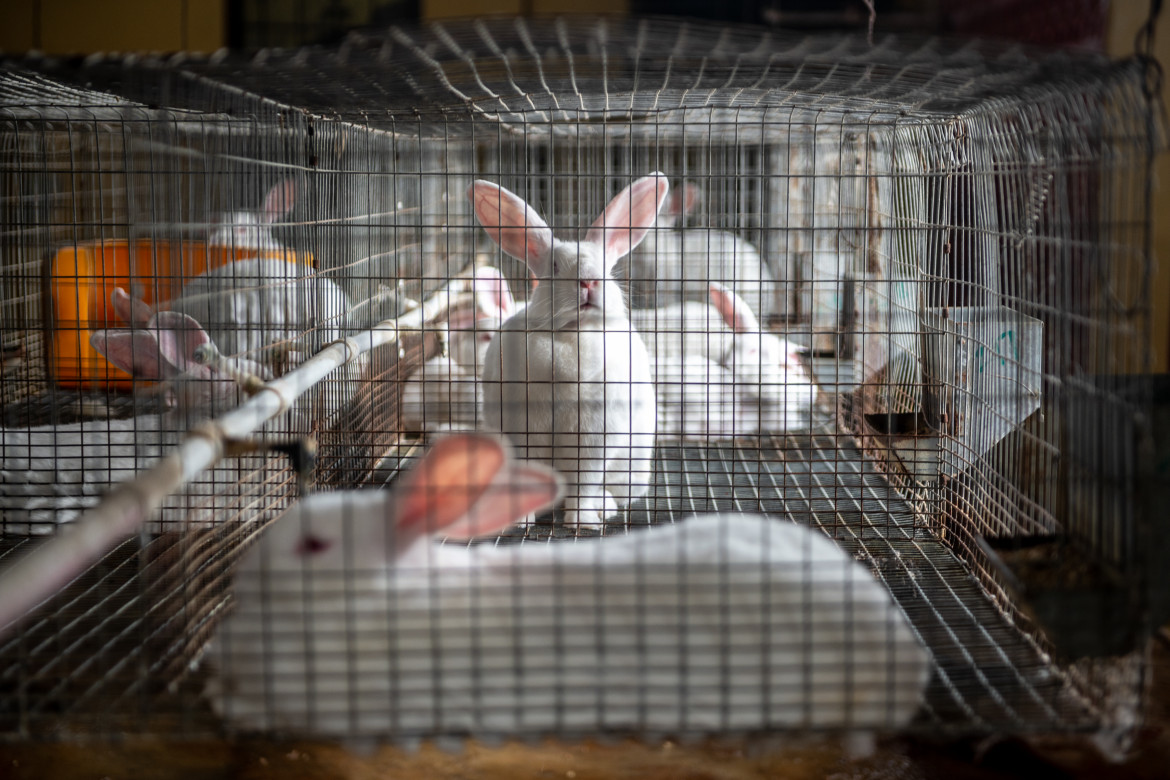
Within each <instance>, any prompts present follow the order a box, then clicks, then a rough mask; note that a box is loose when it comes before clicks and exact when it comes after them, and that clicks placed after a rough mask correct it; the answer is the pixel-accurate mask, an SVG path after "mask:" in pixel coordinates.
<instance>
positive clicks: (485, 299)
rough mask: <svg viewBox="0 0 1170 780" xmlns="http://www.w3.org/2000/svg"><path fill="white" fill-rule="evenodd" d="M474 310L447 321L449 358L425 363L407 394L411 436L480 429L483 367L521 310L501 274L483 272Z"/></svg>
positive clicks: (405, 417) (474, 283) (476, 281)
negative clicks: (505, 326)
mask: <svg viewBox="0 0 1170 780" xmlns="http://www.w3.org/2000/svg"><path fill="white" fill-rule="evenodd" d="M471 288H472V292H473V293H474V297H475V306H474V308H471V309H464V310H460V311H456V312H454V313H452V314H451V316H450V318H449V319H448V322H447V330H446V334H445V340H446V343H447V352H448V354H446V355H438V356H436V357H433V358H431V359H430V360H428V361H427V362H426V363H424V364H423V365H422V366H421V367H420V368H419V369H418V371H416V372H415V373H414V374H412V375H411V377H410V379H408V380H407V381H406V384H405V385H404V386H403V389H402V422H403V425H404V426H405V427H406V429H407V430H411V431H422V430H426V431H445V430H474V429H476V428H478V427H480V423H481V414H480V410H481V407H482V404H483V389H482V379H483V367H484V360H485V358H486V357H487V350H488V347H489V345H490V344H491V340H492V337H493V336H494V335H495V333H497V332H498V331H499V329H500V325H501V324H503V322H504V320H506V319H508V318H509V317H511V316H512V315H513V314H515V313H516V312H517V311H519V310H520V309H521V308H523V307H522V306H521V305H518V304H517V303H516V300H515V299H514V298H513V297H512V293H511V291H510V290H509V289H508V282H507V280H506V279H505V278H504V276H503V274H501V273H500V272H499V270H497V269H495V268H492V267H490V266H488V267H483V268H478V269H476V271H475V276H474V278H473V279H472V280H471Z"/></svg>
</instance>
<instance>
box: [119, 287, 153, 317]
mask: <svg viewBox="0 0 1170 780" xmlns="http://www.w3.org/2000/svg"><path fill="white" fill-rule="evenodd" d="M110 302H111V303H113V305H114V313H115V314H117V315H118V318H119V319H121V320H122V322H125V323H126V324H127V325H145V324H146V323H147V322H149V321H150V318H151V317H153V316H154V309H152V308H150V306H149V305H147V303H146V302H145V301H140V300H139V299H137V298H132V297H130V294H129V293H128V292H126V291H125V290H123V289H122V288H121V287H115V288H114V291H113V292H112V293H110Z"/></svg>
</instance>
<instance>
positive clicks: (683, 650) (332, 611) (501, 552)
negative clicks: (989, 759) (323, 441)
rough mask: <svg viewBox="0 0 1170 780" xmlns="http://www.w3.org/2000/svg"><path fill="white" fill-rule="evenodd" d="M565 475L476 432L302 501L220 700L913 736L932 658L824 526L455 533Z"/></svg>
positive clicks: (742, 522)
mask: <svg viewBox="0 0 1170 780" xmlns="http://www.w3.org/2000/svg"><path fill="white" fill-rule="evenodd" d="M557 488H558V485H557V482H556V478H555V474H553V473H552V472H551V471H550V470H548V469H547V468H544V467H540V466H538V465H536V464H521V463H517V462H514V461H512V460H511V459H510V458H509V455H508V452H507V450H506V445H505V444H504V443H503V442H502V441H500V440H499V439H497V438H495V437H489V436H483V435H470V434H463V435H457V436H452V437H448V438H445V439H441V440H440V441H439V442H437V443H436V444H435V445H434V447H433V448H432V449H431V450H430V451H429V452H428V453H427V454H426V455H425V456H424V457H423V459H422V460H421V461H420V462H419V463H418V464H417V465H416V466H415V468H414V469H413V470H412V471H410V472H408V473H406V474H404V475H403V476H402V477H401V478H400V480H399V481H398V483H397V484H396V485H395V486H394V487H393V488H392V489H391V490H390V491H377V490H370V491H350V492H339V493H321V494H317V495H314V496H311V497H309V498H307V499H305V500H303V501H300V502H299V503H297V504H296V505H294V506H293V507H292V509H290V511H289V512H288V514H286V515H285V516H284V517H282V518H280V519H278V520H277V521H276V523H275V524H274V525H273V526H272V527H271V528H269V529H268V530H267V531H266V532H265V533H264V534H263V535H262V536H261V537H260V540H259V542H258V543H257V545H256V546H255V547H254V548H252V549H251V550H249V551H248V552H247V553H246V554H245V556H244V558H243V559H242V561H241V562H240V565H239V567H238V569H237V571H236V573H235V577H234V586H233V594H234V602H235V608H234V611H233V612H232V613H231V614H229V615H228V616H227V618H226V619H225V621H224V623H223V624H222V625H221V626H220V627H219V629H218V631H217V633H216V635H215V636H214V638H213V640H212V643H211V646H210V648H209V651H208V653H207V655H206V656H205V657H206V659H207V660H208V662H209V663H210V665H211V666H212V675H211V677H210V678H209V684H208V686H207V689H206V692H207V694H208V696H209V698H210V702H211V704H212V706H213V708H214V709H215V710H216V711H217V712H218V713H219V714H220V715H221V716H222V717H223V718H225V719H226V720H227V721H228V722H229V723H230V724H231V725H232V726H233V727H234V728H236V729H240V730H245V731H246V730H268V731H272V730H275V731H279V732H299V733H307V734H311V735H314V736H327V737H341V738H347V739H352V740H364V739H369V738H378V737H386V736H399V737H404V738H407V739H409V738H417V737H422V736H427V735H430V734H448V735H477V734H484V735H487V734H495V735H503V736H508V735H513V736H523V737H526V738H537V737H539V736H541V735H544V734H550V733H553V734H555V733H558V732H559V733H562V734H564V733H570V734H571V733H582V732H585V733H597V732H601V731H610V732H615V731H616V732H626V733H628V732H630V731H634V732H637V733H641V734H644V735H648V736H651V737H653V736H655V735H668V734H672V735H678V734H682V733H688V734H694V733H698V734H704V733H707V734H710V733H714V732H719V733H727V732H731V733H737V732H738V733H743V732H756V731H766V730H772V729H777V728H801V729H803V728H817V729H841V730H845V731H849V732H855V731H856V730H867V731H868V730H878V729H881V730H892V729H898V728H900V727H902V726H905V725H906V724H907V722H908V721H909V720H910V718H911V717H912V716H913V715H914V713H915V711H916V710H917V709H918V707H919V703H920V700H921V697H922V693H923V689H924V687H925V685H926V683H927V681H928V679H929V676H930V673H931V660H930V657H929V655H928V653H927V652H926V650H925V649H924V648H923V647H922V646H921V644H920V643H919V641H918V639H917V636H916V633H915V631H914V629H913V628H912V627H911V625H910V623H909V621H908V620H907V618H906V615H905V614H904V613H903V612H902V610H901V609H900V608H899V607H898V605H897V604H896V603H895V602H894V601H893V600H892V598H891V597H890V594H889V592H888V591H887V590H886V588H885V587H884V586H883V585H882V584H880V583H879V582H878V581H877V580H876V579H875V578H874V576H873V575H872V573H871V572H870V571H869V570H868V569H867V568H866V567H865V566H863V565H862V564H860V563H858V562H857V561H855V560H853V559H852V558H851V557H850V556H849V554H848V553H846V552H845V551H843V550H842V549H841V548H839V547H838V546H837V545H836V544H834V543H833V542H832V541H830V540H829V539H828V538H827V537H825V536H824V535H823V534H822V533H820V532H818V531H813V530H811V529H809V528H807V527H804V526H800V525H797V524H794V523H791V522H788V521H786V520H780V519H773V518H766V517H762V516H758V515H704V516H698V517H692V518H689V519H686V520H683V521H681V522H679V523H677V524H671V525H662V526H655V527H652V528H649V529H647V530H643V531H635V532H631V533H629V534H627V535H623V536H617V537H614V536H609V537H596V538H589V539H575V540H571V541H564V542H558V543H551V544H547V543H531V542H525V543H523V544H520V545H472V546H467V545H464V544H456V543H454V542H453V541H452V540H455V539H467V538H470V537H472V536H475V535H482V534H493V533H496V532H498V531H499V530H500V529H501V528H504V527H506V526H508V525H509V524H510V523H511V522H512V521H513V520H514V519H515V518H517V517H520V516H522V515H524V514H526V513H528V512H533V511H538V510H539V509H540V508H541V507H544V506H547V505H549V504H550V503H551V502H553V501H555V500H556V497H557V495H558V489H557ZM444 536H445V537H446V538H447V542H446V543H444V544H439V543H438V539H439V538H441V537H444Z"/></svg>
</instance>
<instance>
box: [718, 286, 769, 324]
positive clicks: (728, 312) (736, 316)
mask: <svg viewBox="0 0 1170 780" xmlns="http://www.w3.org/2000/svg"><path fill="white" fill-rule="evenodd" d="M710 289H711V303H712V304H714V306H715V308H716V309H718V310H719V314H720V315H721V316H722V317H723V321H724V322H726V323H727V325H728V327H730V328H731V329H732V330H734V331H735V332H736V333H755V332H756V331H758V330H759V329H760V321H759V320H757V319H756V315H755V312H753V311H752V310H751V307H750V306H748V305H747V304H746V303H745V302H744V300H743V298H740V297H739V296H738V295H736V294H735V293H733V292H732V291H731V290H729V289H727V288H726V287H724V286H723V285H721V284H719V283H718V282H711V287H710Z"/></svg>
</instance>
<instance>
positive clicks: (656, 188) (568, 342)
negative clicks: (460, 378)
mask: <svg viewBox="0 0 1170 780" xmlns="http://www.w3.org/2000/svg"><path fill="white" fill-rule="evenodd" d="M666 193H667V183H666V177H665V176H663V175H662V174H658V173H656V174H652V175H650V176H646V177H643V178H641V179H638V180H637V181H636V182H634V183H633V184H631V185H630V186H629V187H627V188H626V189H625V190H623V191H622V192H621V193H620V194H618V195H617V196H616V197H615V198H614V199H613V200H612V201H610V203H609V205H607V206H606V208H605V211H604V212H602V214H601V216H599V217H598V218H597V220H596V221H595V222H594V223H593V225H592V226H591V227H590V229H589V232H588V233H587V234H586V236H585V240H584V241H582V242H579V243H578V242H575V241H561V240H558V239H556V238H554V237H553V234H552V230H551V228H549V226H548V225H547V224H545V222H544V220H542V219H541V218H540V217H539V216H537V214H536V212H535V211H534V210H533V209H532V208H531V207H529V205H528V204H527V203H525V202H524V201H523V200H521V199H520V198H518V197H517V196H516V195H513V194H512V193H511V192H508V191H507V190H505V189H504V188H502V187H500V186H498V185H496V184H492V183H491V182H486V181H476V182H475V183H473V184H472V185H471V187H470V189H469V190H468V196H469V197H470V198H471V201H472V206H473V208H474V210H475V214H476V216H477V217H478V218H479V221H480V224H482V225H483V227H484V229H485V230H486V231H487V233H488V235H489V236H490V237H491V238H492V240H493V241H495V242H496V243H497V244H499V245H500V247H501V248H502V249H503V250H504V251H505V252H507V253H508V254H509V255H511V256H512V257H515V258H518V259H520V260H523V261H524V262H525V263H527V264H528V267H529V269H530V270H531V271H532V273H533V274H534V275H535V277H536V278H537V279H538V280H539V284H538V286H537V288H536V290H535V292H534V293H533V295H532V298H531V300H530V302H529V304H528V307H527V308H526V309H524V310H523V311H521V312H519V313H518V314H515V315H513V316H512V317H510V318H509V319H508V321H507V322H505V323H504V325H503V326H502V328H501V329H500V332H499V334H498V335H497V336H496V337H495V338H494V339H493V340H492V343H491V346H490V347H489V348H488V353H487V363H486V366H485V368H484V389H483V392H484V404H483V410H484V422H485V424H486V425H487V426H488V427H491V428H493V429H496V430H500V431H502V432H503V433H504V434H505V435H507V436H508V438H509V439H511V441H512V443H513V444H514V445H515V446H516V448H517V451H518V452H519V453H520V456H521V457H522V458H524V459H526V460H534V461H541V462H545V463H550V464H552V465H553V466H554V467H555V468H556V469H557V470H558V471H559V472H560V473H561V474H563V475H564V476H565V479H566V482H567V485H568V487H567V495H566V498H565V516H564V522H565V524H566V525H567V526H569V527H573V528H576V527H577V526H578V525H580V524H581V523H583V522H584V523H597V522H600V521H601V520H602V519H604V518H606V517H609V516H611V515H613V514H616V513H617V511H618V507H619V506H624V505H626V504H628V503H629V502H630V501H632V500H634V499H635V498H637V497H638V496H640V495H642V494H643V493H645V492H646V490H647V489H648V488H649V485H650V479H651V475H652V470H653V456H654V430H655V426H656V416H657V411H656V408H655V397H654V386H653V384H652V382H651V376H650V360H649V357H648V355H647V353H646V347H645V345H644V344H643V343H642V340H641V338H640V337H639V336H638V334H637V332H635V331H634V328H633V326H632V325H631V324H630V321H629V319H628V316H627V313H626V306H625V301H624V300H623V299H622V292H621V289H620V288H619V287H618V286H617V283H616V282H614V281H613V279H612V278H611V277H610V269H611V268H612V266H613V264H614V262H616V261H617V260H618V259H619V258H620V257H622V256H624V255H626V254H627V253H628V252H629V251H630V249H632V248H633V247H635V246H637V245H638V242H640V241H641V240H642V239H643V238H644V237H645V235H646V231H647V230H649V229H650V228H651V227H652V226H653V225H654V220H655V218H656V216H657V214H658V210H659V209H660V208H661V206H662V202H663V200H665V198H666Z"/></svg>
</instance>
